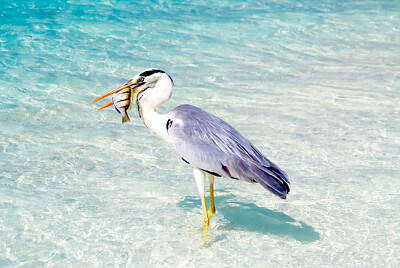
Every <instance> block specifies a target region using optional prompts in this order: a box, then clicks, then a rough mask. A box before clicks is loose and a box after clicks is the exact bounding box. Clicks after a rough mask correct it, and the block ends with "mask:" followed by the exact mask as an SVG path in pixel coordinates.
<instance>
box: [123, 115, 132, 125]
mask: <svg viewBox="0 0 400 268" xmlns="http://www.w3.org/2000/svg"><path fill="white" fill-rule="evenodd" d="M129 121H131V120H130V119H129V116H128V115H127V114H124V115H123V116H122V124H123V123H126V122H129Z"/></svg>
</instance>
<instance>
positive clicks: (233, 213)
mask: <svg viewBox="0 0 400 268" xmlns="http://www.w3.org/2000/svg"><path fill="white" fill-rule="evenodd" d="M215 201H216V207H217V213H219V214H221V215H222V216H223V217H224V218H225V220H227V221H228V222H229V224H228V225H225V226H222V227H223V228H229V229H231V228H239V229H242V230H245V231H249V232H258V233H261V234H273V235H278V236H290V237H292V238H294V239H296V240H297V241H299V242H302V243H310V242H314V241H316V240H319V238H320V237H319V233H318V232H316V231H315V230H314V228H313V227H312V226H310V225H307V224H306V223H305V222H302V221H297V220H295V219H293V218H292V217H290V216H288V215H286V214H285V213H282V212H277V211H273V210H270V209H267V208H264V207H259V206H256V205H254V204H252V203H243V202H239V201H236V198H235V196H234V195H233V194H228V195H223V196H218V197H217V196H216V197H215ZM178 206H179V207H181V208H183V209H186V210H192V209H194V208H196V209H198V208H199V206H200V198H199V197H193V196H187V197H185V199H183V200H182V201H180V202H179V203H178ZM199 211H200V210H199Z"/></svg>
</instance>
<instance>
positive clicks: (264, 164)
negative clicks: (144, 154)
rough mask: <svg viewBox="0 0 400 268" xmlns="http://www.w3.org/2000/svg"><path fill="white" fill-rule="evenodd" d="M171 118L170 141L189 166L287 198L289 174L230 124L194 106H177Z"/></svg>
mask: <svg viewBox="0 0 400 268" xmlns="http://www.w3.org/2000/svg"><path fill="white" fill-rule="evenodd" d="M169 117H170V119H171V120H172V124H171V125H170V127H169V128H168V133H169V136H170V138H171V142H172V144H173V146H174V148H175V150H176V151H177V153H178V154H179V155H180V156H181V157H182V158H183V159H185V160H186V161H187V162H189V163H190V165H192V166H193V167H196V168H199V169H202V170H206V171H210V172H211V173H216V174H219V175H221V176H223V177H228V178H237V179H241V180H244V181H248V182H258V183H260V184H261V185H262V186H264V187H265V188H267V189H268V190H270V191H271V192H272V193H274V194H276V195H278V196H280V197H281V198H286V194H287V193H288V192H289V186H288V184H289V183H290V182H289V178H288V176H287V174H286V173H285V172H284V171H283V170H281V169H280V168H279V167H278V166H277V165H276V164H274V163H272V162H271V161H270V160H268V159H267V158H266V157H265V156H264V155H263V154H261V153H260V152H259V151H258V150H257V148H256V147H255V146H254V145H253V144H252V143H251V142H250V141H249V140H248V139H246V138H245V137H244V136H243V135H242V134H240V133H239V132H238V131H237V130H236V129H234V128H233V127H232V126H230V125H229V124H228V123H226V122H225V121H223V120H222V119H220V118H218V117H216V116H214V115H212V114H210V113H207V112H205V111H203V110H202V109H200V108H197V107H195V106H191V105H180V106H178V107H176V108H175V109H173V110H172V111H171V113H170V114H169Z"/></svg>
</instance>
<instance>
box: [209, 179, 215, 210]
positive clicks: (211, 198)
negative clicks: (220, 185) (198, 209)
mask: <svg viewBox="0 0 400 268" xmlns="http://www.w3.org/2000/svg"><path fill="white" fill-rule="evenodd" d="M208 180H209V181H210V209H209V210H208V214H209V215H210V217H212V216H214V214H215V203H214V175H211V174H208Z"/></svg>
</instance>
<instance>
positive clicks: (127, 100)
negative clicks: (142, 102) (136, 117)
mask: <svg viewBox="0 0 400 268" xmlns="http://www.w3.org/2000/svg"><path fill="white" fill-rule="evenodd" d="M131 95H132V92H131V88H129V87H128V88H125V89H124V90H121V91H120V92H118V93H117V94H116V95H115V96H114V98H113V102H114V107H115V110H117V112H118V113H119V114H121V115H122V124H123V123H125V122H128V121H131V120H130V119H129V116H128V114H127V113H126V111H127V110H128V109H129V108H130V107H131Z"/></svg>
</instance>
